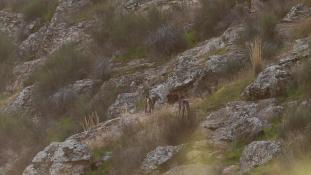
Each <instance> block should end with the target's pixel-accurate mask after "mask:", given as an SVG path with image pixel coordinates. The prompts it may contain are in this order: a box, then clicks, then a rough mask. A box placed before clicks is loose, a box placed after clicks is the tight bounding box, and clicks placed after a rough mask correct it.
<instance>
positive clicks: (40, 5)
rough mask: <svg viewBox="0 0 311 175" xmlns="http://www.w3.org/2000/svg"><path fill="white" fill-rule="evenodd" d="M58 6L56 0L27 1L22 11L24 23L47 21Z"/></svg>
mask: <svg viewBox="0 0 311 175" xmlns="http://www.w3.org/2000/svg"><path fill="white" fill-rule="evenodd" d="M57 5H58V1H57V0H28V1H27V2H26V3H25V5H24V7H23V10H22V13H23V14H24V18H25V20H26V21H32V20H35V19H41V20H42V21H44V22H45V21H49V20H50V19H51V18H52V16H53V14H54V11H55V9H56V7H57Z"/></svg>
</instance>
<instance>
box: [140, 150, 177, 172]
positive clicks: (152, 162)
mask: <svg viewBox="0 0 311 175" xmlns="http://www.w3.org/2000/svg"><path fill="white" fill-rule="evenodd" d="M182 147H183V146H182V145H180V146H159V147H157V148H156V149H155V150H153V151H151V152H150V153H148V154H147V156H146V158H145V160H144V161H143V163H142V166H141V169H142V171H143V172H144V173H145V174H148V173H151V172H152V171H154V170H156V169H157V168H159V167H160V166H161V165H162V164H164V163H166V162H167V161H169V160H170V159H172V157H173V156H174V155H175V154H177V153H178V152H179V151H180V150H181V149H182Z"/></svg>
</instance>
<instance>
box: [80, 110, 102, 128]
mask: <svg viewBox="0 0 311 175" xmlns="http://www.w3.org/2000/svg"><path fill="white" fill-rule="evenodd" d="M98 124H99V116H98V115H97V113H96V112H93V113H91V114H90V115H87V116H85V117H84V120H83V122H82V124H81V125H82V128H83V130H84V131H88V130H90V129H92V128H94V127H95V126H97V125H98Z"/></svg>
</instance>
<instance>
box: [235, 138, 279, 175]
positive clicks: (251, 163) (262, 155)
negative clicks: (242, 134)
mask: <svg viewBox="0 0 311 175" xmlns="http://www.w3.org/2000/svg"><path fill="white" fill-rule="evenodd" d="M280 153H281V145H280V143H277V142H272V141H256V142H252V143H251V144H249V145H247V146H246V148H245V149H244V150H243V153H242V155H241V159H240V164H241V173H242V174H246V173H247V172H249V171H250V170H251V169H252V168H254V167H257V166H260V165H263V164H266V163H268V162H269V161H270V160H272V159H273V158H275V157H277V156H278V155H279V154H280Z"/></svg>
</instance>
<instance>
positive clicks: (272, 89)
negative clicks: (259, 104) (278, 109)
mask: <svg viewBox="0 0 311 175" xmlns="http://www.w3.org/2000/svg"><path fill="white" fill-rule="evenodd" d="M292 84H294V78H293V76H292V74H291V72H290V71H289V70H288V69H286V68H284V67H283V66H280V65H272V66H269V67H267V68H266V69H264V70H263V71H262V72H261V73H260V74H259V75H258V76H257V78H256V80H255V81H254V82H253V83H251V84H250V85H249V86H247V87H246V89H245V90H244V91H243V93H242V96H243V97H244V98H246V99H249V100H256V99H265V98H272V97H279V96H281V95H285V93H286V91H287V89H288V88H289V87H290V86H291V85H292Z"/></svg>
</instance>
